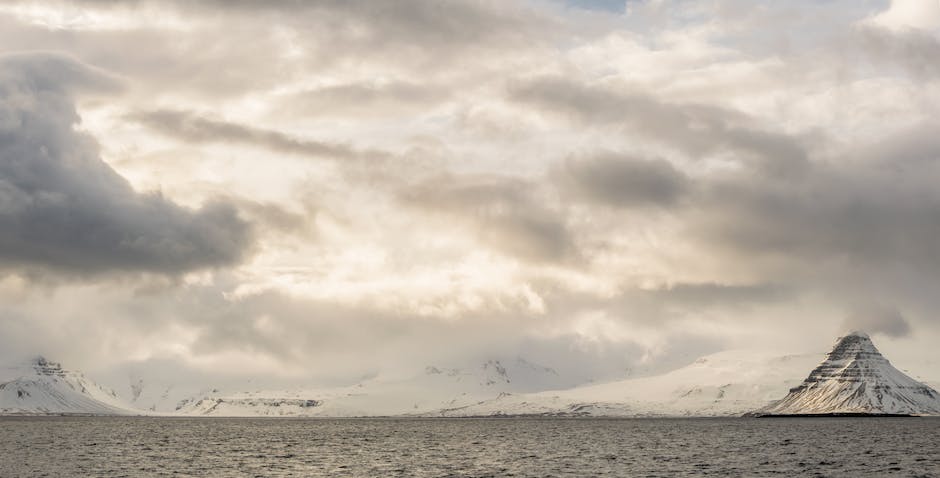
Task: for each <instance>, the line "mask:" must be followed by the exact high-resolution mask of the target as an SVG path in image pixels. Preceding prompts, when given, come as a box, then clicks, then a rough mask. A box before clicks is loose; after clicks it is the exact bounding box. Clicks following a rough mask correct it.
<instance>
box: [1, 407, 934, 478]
mask: <svg viewBox="0 0 940 478" xmlns="http://www.w3.org/2000/svg"><path fill="white" fill-rule="evenodd" d="M150 476H154V477H158V476H159V477H162V476H167V477H184V476H186V477H188V476H192V477H243V476H244V477H284V476H293V477H321V476H322V477H593V476H605V477H606V476H616V477H676V476H741V477H758V476H845V477H860V476H879V477H880V476H905V477H933V476H938V477H940V419H936V418H690V419H658V418H644V419H600V418H599V419H588V418H570V419H569V418H487V419H475V418H466V419H456V418H455V419H449V418H440V419H434V418H432V419H395V418H389V419H270V418H268V419H245V418H231V419H226V418H154V417H139V418H119V417H3V418H0V477H3V478H14V477H150Z"/></svg>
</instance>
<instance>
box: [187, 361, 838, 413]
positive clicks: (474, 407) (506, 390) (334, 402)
mask: <svg viewBox="0 0 940 478" xmlns="http://www.w3.org/2000/svg"><path fill="white" fill-rule="evenodd" d="M823 356H824V355H823V354H805V355H783V356H781V355H775V354H772V353H767V352H760V351H752V350H739V351H726V352H721V353H717V354H713V355H709V356H706V357H702V358H700V359H698V360H696V361H695V362H694V363H692V364H690V365H688V366H686V367H682V368H680V369H677V370H674V371H672V372H669V373H666V374H662V375H657V376H651V377H643V378H633V379H626V380H620V381H615V382H610V383H603V384H591V385H586V386H581V387H575V388H568V389H563V390H559V389H558V387H555V388H554V389H553V388H552V383H553V381H557V382H554V383H562V382H563V380H562V379H560V378H558V377H557V373H556V372H555V371H554V370H552V369H550V368H547V367H541V366H539V365H535V364H532V363H529V362H527V361H525V360H523V359H516V360H511V361H510V360H503V361H497V360H492V361H486V362H484V363H482V364H480V365H479V366H477V367H469V368H443V367H436V366H429V367H427V368H426V369H425V370H424V372H423V373H421V374H418V375H416V376H413V377H408V378H405V379H399V380H382V379H377V380H370V381H366V382H363V383H360V384H357V385H354V386H351V387H345V388H338V389H328V390H296V391H257V392H243V393H235V394H210V395H207V396H203V397H197V398H195V399H193V400H191V401H189V402H187V403H185V404H184V406H183V407H182V408H181V409H180V410H179V411H180V412H181V413H184V414H188V415H211V416H322V417H348V416H392V415H399V416H500V415H552V416H556V415H564V416H734V415H741V414H743V413H745V412H747V411H749V410H753V409H755V408H759V407H763V406H765V405H766V404H768V403H770V402H771V401H772V400H773V399H774V398H775V397H779V396H780V395H782V394H785V393H786V391H787V390H788V389H790V388H792V387H794V386H796V385H797V384H799V383H800V380H801V376H802V374H803V373H804V371H805V370H806V369H808V368H811V367H812V366H813V365H815V364H817V363H819V361H820V360H821V359H822V358H823ZM545 390H549V391H545Z"/></svg>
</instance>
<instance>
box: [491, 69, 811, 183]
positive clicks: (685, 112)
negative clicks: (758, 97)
mask: <svg viewBox="0 0 940 478" xmlns="http://www.w3.org/2000/svg"><path fill="white" fill-rule="evenodd" d="M509 98H510V99H511V100H513V101H516V102H520V103H522V104H527V105H531V106H534V107H536V108H539V109H541V110H543V111H546V112H550V113H555V114H559V115H562V116H563V117H567V118H569V119H571V120H574V121H577V122H579V123H582V124H587V125H613V126H617V127H622V128H625V129H626V131H627V132H629V133H631V134H639V135H641V136H644V137H646V138H648V139H651V140H653V141H656V142H658V143H660V144H661V145H664V146H666V147H668V148H675V149H678V150H679V151H681V152H683V153H685V154H687V155H689V156H691V157H692V158H694V159H698V158H701V157H703V156H706V155H710V154H716V153H722V152H729V153H734V154H735V155H737V159H738V160H739V161H741V162H742V163H744V164H752V165H755V166H757V167H759V168H760V169H761V170H762V171H764V172H766V173H770V174H774V175H776V176H785V177H790V176H793V175H796V174H799V173H800V172H801V171H803V170H804V169H805V167H806V166H807V164H808V156H807V151H806V149H805V147H804V146H803V145H802V144H801V143H800V142H799V141H797V140H796V139H794V138H792V137H790V136H788V135H785V134H781V133H776V132H772V131H767V130H764V129H760V128H755V127H753V126H752V125H753V124H754V123H756V121H755V119H754V118H750V117H748V116H747V115H745V114H743V113H740V112H738V111H735V110H732V109H728V108H723V107H719V106H710V105H706V104H684V103H673V102H666V101H662V100H660V99H658V98H656V97H654V96H652V95H649V94H643V93H639V92H633V91H620V90H617V89H615V88H607V87H599V86H592V85H589V84H585V83H580V82H574V81H571V80H569V79H564V78H559V77H543V78H536V79H534V80H529V81H524V82H518V83H516V84H513V85H512V86H511V87H510V89H509Z"/></svg>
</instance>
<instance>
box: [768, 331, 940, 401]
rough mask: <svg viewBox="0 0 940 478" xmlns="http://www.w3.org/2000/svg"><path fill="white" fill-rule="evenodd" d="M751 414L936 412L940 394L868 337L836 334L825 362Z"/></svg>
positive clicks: (858, 334)
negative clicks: (909, 373) (905, 371)
mask: <svg viewBox="0 0 940 478" xmlns="http://www.w3.org/2000/svg"><path fill="white" fill-rule="evenodd" d="M754 414H757V415H846V414H856V415H857V414H866V415H940V394H938V393H937V392H936V391H935V390H933V389H932V388H930V387H928V386H927V385H924V384H922V383H920V382H918V381H916V380H914V379H912V378H910V377H908V376H907V375H905V374H903V373H902V372H901V371H899V370H898V369H896V368H894V366H892V365H891V363H890V362H888V360H887V359H886V358H884V356H883V355H881V352H879V351H878V349H877V348H876V347H875V345H874V344H873V343H872V341H871V338H869V337H868V335H866V334H864V333H861V332H854V333H851V334H849V335H846V336H845V337H841V338H840V339H839V340H838V342H836V345H835V347H833V349H832V351H831V352H829V355H828V356H827V358H826V360H824V361H823V362H822V363H821V364H819V366H818V367H816V368H815V369H814V370H813V371H812V372H811V373H810V374H809V377H807V378H806V380H804V381H803V383H802V384H800V385H799V386H798V387H794V388H793V389H791V390H790V393H789V394H788V395H787V396H786V397H784V398H783V399H782V400H780V401H778V402H775V403H773V404H771V405H770V406H768V407H765V408H763V409H761V410H757V411H756V412H754Z"/></svg>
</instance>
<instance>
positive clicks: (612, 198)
mask: <svg viewBox="0 0 940 478" xmlns="http://www.w3.org/2000/svg"><path fill="white" fill-rule="evenodd" d="M556 177H557V178H558V180H559V182H560V183H561V184H560V186H561V187H562V188H564V189H567V190H569V191H570V192H571V193H573V194H574V195H576V196H579V197H582V198H584V199H587V200H589V201H594V202H597V203H600V204H607V205H610V206H614V207H632V206H671V205H673V204H675V203H676V202H677V201H679V199H681V198H682V196H683V195H685V194H686V192H687V190H688V188H689V187H690V182H689V180H688V178H687V177H686V176H685V175H684V174H683V173H682V172H680V171H679V170H677V169H676V168H675V167H673V166H672V165H671V164H669V163H668V162H666V161H662V160H647V159H635V158H631V157H625V156H621V155H617V154H612V153H606V154H599V155H593V156H590V157H586V158H577V159H575V158H571V159H568V160H567V161H565V163H564V164H563V166H562V167H561V168H560V170H559V171H558V172H557V173H556Z"/></svg>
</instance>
